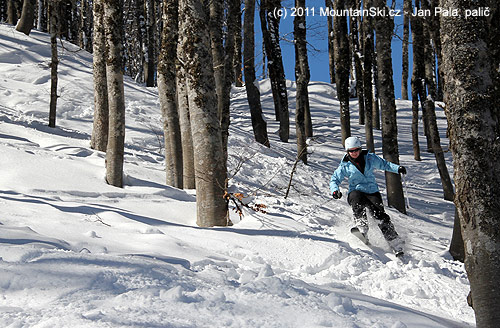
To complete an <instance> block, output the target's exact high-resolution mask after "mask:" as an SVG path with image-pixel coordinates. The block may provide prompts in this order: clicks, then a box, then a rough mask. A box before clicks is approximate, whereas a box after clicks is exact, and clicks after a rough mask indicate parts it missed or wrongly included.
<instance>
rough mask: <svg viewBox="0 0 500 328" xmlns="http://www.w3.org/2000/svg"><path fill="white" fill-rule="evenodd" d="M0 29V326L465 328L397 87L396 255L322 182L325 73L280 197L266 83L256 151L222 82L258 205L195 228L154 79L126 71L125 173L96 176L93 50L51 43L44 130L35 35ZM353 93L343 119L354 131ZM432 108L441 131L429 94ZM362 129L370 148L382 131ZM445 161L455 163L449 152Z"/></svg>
mask: <svg viewBox="0 0 500 328" xmlns="http://www.w3.org/2000/svg"><path fill="white" fill-rule="evenodd" d="M0 40H1V41H0V95H1V103H0V156H1V158H2V161H1V163H2V164H1V168H2V174H1V175H0V208H1V209H2V214H1V216H0V257H1V260H0V326H2V327H374V328H375V327H376V328H383V327H387V328H403V327H473V326H474V313H473V311H472V309H471V308H470V307H468V306H467V303H466V296H467V294H468V292H469V283H468V280H467V276H466V273H465V270H464V267H463V265H462V264H461V263H459V262H456V261H454V260H453V259H452V258H451V257H450V255H449V254H448V252H447V249H448V246H449V243H450V238H451V234H452V227H453V215H454V208H453V204H451V203H450V202H447V201H444V200H443V199H442V198H443V197H442V190H441V187H440V180H439V173H438V170H437V168H436V164H435V160H434V157H433V155H432V154H430V153H425V152H423V153H422V161H421V162H416V161H414V160H413V155H412V148H411V102H408V101H397V106H398V122H399V126H398V131H399V143H400V154H401V157H400V161H401V163H402V164H403V165H405V166H406V167H407V169H408V175H407V177H406V181H407V194H408V196H409V198H410V199H409V204H410V206H411V208H409V209H408V215H403V214H400V213H399V212H397V211H396V210H394V209H391V208H387V212H388V213H389V214H390V216H391V217H392V219H393V222H394V224H395V226H396V229H397V230H398V232H399V233H400V235H401V236H402V237H403V238H404V239H405V241H406V245H405V251H406V258H405V259H404V261H400V260H397V259H396V258H395V257H394V256H393V255H392V254H391V253H390V251H389V247H388V245H387V243H386V242H385V241H384V240H383V238H382V236H381V233H380V231H379V230H378V227H377V226H376V222H373V220H371V221H370V232H369V237H370V240H371V242H372V244H373V246H372V247H368V246H366V245H364V244H362V243H361V242H360V241H359V240H358V239H357V238H356V237H354V236H352V235H351V234H350V233H349V229H350V225H351V210H350V207H349V205H348V204H347V202H346V197H345V196H344V197H343V198H342V199H340V200H332V199H331V197H330V195H329V190H328V181H329V177H330V175H331V173H332V172H333V170H334V169H335V168H336V166H337V164H338V163H339V161H340V159H341V156H342V154H343V150H342V146H341V144H340V140H341V134H340V126H339V108H340V104H339V102H338V101H337V100H336V99H335V98H334V96H335V94H336V92H335V88H334V86H332V85H330V84H327V83H321V82H311V84H310V87H309V96H310V104H311V111H312V115H313V124H314V131H315V136H314V138H311V140H309V145H310V146H311V148H313V149H314V152H313V153H311V154H310V155H309V165H308V166H304V165H302V164H299V165H298V167H297V171H296V172H295V175H294V178H293V185H292V189H291V191H290V195H289V197H288V198H287V199H284V194H285V191H286V188H287V186H288V181H289V176H290V172H291V169H292V166H293V163H294V160H295V152H296V145H295V144H294V143H295V134H294V132H295V127H294V126H293V124H292V126H291V139H290V142H289V143H282V142H280V141H279V136H278V133H277V132H278V128H279V126H278V124H277V123H276V122H275V121H274V120H273V118H274V110H273V101H272V93H271V90H270V84H269V81H267V80H266V81H261V82H259V89H260V90H261V96H262V104H263V109H264V116H265V117H266V119H267V122H268V131H269V134H270V141H271V148H270V149H268V148H266V147H264V146H262V145H260V144H258V143H256V142H255V141H254V139H253V132H252V128H251V121H250V115H249V110H248V104H247V101H246V98H245V97H246V96H245V90H244V88H234V89H233V90H232V103H231V106H232V108H231V113H232V117H231V126H230V133H231V134H230V138H229V171H230V172H229V173H230V176H231V180H230V190H231V191H232V192H241V193H243V194H245V195H246V196H247V198H246V199H245V201H246V202H248V203H250V204H264V205H266V208H265V211H266V213H261V212H253V211H251V210H246V211H245V215H244V216H243V217H242V218H241V220H240V218H239V217H238V215H237V214H236V213H235V212H231V218H232V220H233V222H234V223H235V224H234V226H231V227H219V228H212V229H206V228H199V227H197V226H196V223H195V222H196V217H195V216H196V198H195V197H196V196H195V194H196V193H195V191H194V190H179V189H176V188H172V187H169V186H166V185H165V183H164V181H165V172H164V155H163V150H162V142H163V140H162V132H161V131H162V123H161V116H160V109H159V103H158V96H157V90H156V89H155V88H145V87H144V86H142V85H138V84H136V83H135V82H134V81H133V80H132V79H130V78H126V79H125V82H126V86H125V95H126V110H127V129H126V149H125V168H124V170H125V187H124V188H123V189H120V188H114V187H111V186H108V185H107V184H106V183H105V181H104V175H105V170H104V158H105V156H104V154H103V153H101V152H98V151H94V150H92V149H90V147H89V144H90V135H91V131H92V118H93V117H92V112H93V110H92V107H93V93H92V58H91V55H90V54H88V53H86V52H85V51H82V50H79V49H77V48H76V47H75V46H73V45H70V44H68V43H66V42H65V43H64V49H63V48H60V49H59V50H60V53H59V56H60V64H59V74H60V75H59V79H60V80H59V86H60V88H59V94H60V98H59V99H58V115H57V122H56V124H57V128H55V129H51V128H48V127H47V123H48V108H49V106H48V103H49V97H50V79H49V76H50V70H49V67H48V63H49V60H50V44H49V39H48V37H47V35H45V34H42V33H39V32H37V31H33V32H32V33H31V35H30V36H29V37H28V36H25V35H24V34H21V33H19V32H16V31H15V30H14V29H13V28H12V27H10V26H7V25H0ZM78 50H79V51H78ZM325 65H326V64H325ZM288 84H289V85H288V87H289V95H288V99H289V100H290V109H291V111H290V112H291V113H292V117H291V118H290V122H294V117H293V112H294V108H295V84H294V83H293V82H290V81H289V83H288ZM350 105H351V109H352V120H351V124H352V129H353V133H354V134H358V135H360V136H363V135H364V134H363V128H362V127H361V126H359V125H358V124H357V114H356V111H355V109H356V107H357V104H356V101H354V100H351V104H350ZM438 120H439V124H440V127H441V130H440V131H441V133H443V134H444V133H445V124H446V121H445V118H444V114H443V113H442V111H440V109H438ZM375 137H376V147H377V152H378V153H379V154H380V153H381V148H380V147H381V143H380V140H381V138H380V131H375ZM420 138H421V139H420V140H421V142H422V149H425V147H424V144H425V140H424V137H423V136H422V135H421V136H420ZM442 142H443V144H444V145H446V143H447V142H448V140H447V139H446V136H445V135H443V136H442ZM446 159H447V162H448V165H449V169H450V170H452V167H451V154H450V153H449V152H447V153H446ZM377 177H378V179H379V182H380V187H381V189H382V194H383V195H385V184H384V181H383V177H384V175H383V173H382V172H380V174H379V175H378V176H377ZM346 186H347V183H344V185H343V186H342V192H343V193H344V195H346ZM384 198H385V196H384Z"/></svg>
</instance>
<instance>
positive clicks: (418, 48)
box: [410, 0, 425, 161]
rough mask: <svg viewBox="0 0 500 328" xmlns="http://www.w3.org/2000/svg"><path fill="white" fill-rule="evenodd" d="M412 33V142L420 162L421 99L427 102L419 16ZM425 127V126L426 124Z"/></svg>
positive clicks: (421, 29)
mask: <svg viewBox="0 0 500 328" xmlns="http://www.w3.org/2000/svg"><path fill="white" fill-rule="evenodd" d="M415 8H416V9H417V10H418V9H420V1H419V0H416V1H415ZM410 22H411V31H412V41H413V70H412V77H411V94H412V115H413V117H412V142H413V157H414V158H415V160H417V161H420V160H421V158H420V144H419V140H418V139H419V138H418V122H419V119H418V117H419V114H418V113H419V99H420V100H421V101H422V99H424V100H425V90H423V86H424V83H423V82H422V81H423V79H424V74H425V73H424V62H423V60H424V45H423V43H424V40H423V25H422V20H421V18H420V17H418V16H413V15H412V16H411V18H410ZM424 126H425V124H424Z"/></svg>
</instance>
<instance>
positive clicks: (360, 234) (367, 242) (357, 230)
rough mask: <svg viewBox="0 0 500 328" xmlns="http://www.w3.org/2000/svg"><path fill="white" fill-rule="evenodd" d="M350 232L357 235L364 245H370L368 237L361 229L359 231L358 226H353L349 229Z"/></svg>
mask: <svg viewBox="0 0 500 328" xmlns="http://www.w3.org/2000/svg"><path fill="white" fill-rule="evenodd" d="M351 233H352V234H353V235H355V236H356V237H358V239H359V240H361V241H362V242H363V243H364V244H365V245H368V246H370V242H369V241H368V238H367V237H366V235H365V234H363V233H362V232H361V231H359V229H358V227H354V228H352V229H351Z"/></svg>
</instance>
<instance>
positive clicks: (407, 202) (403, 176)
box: [401, 174, 410, 208]
mask: <svg viewBox="0 0 500 328" xmlns="http://www.w3.org/2000/svg"><path fill="white" fill-rule="evenodd" d="M401 179H402V180H403V187H404V190H405V198H406V208H410V198H408V187H407V185H406V179H405V175H404V174H401Z"/></svg>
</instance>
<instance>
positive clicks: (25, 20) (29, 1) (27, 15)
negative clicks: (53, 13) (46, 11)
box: [16, 0, 55, 35]
mask: <svg viewBox="0 0 500 328" xmlns="http://www.w3.org/2000/svg"><path fill="white" fill-rule="evenodd" d="M49 1H55V0H49ZM34 21H35V0H24V1H23V11H22V13H21V18H20V19H19V21H18V22H17V26H16V30H17V31H19V32H23V33H24V34H26V35H30V32H31V29H32V28H33V22H34Z"/></svg>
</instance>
